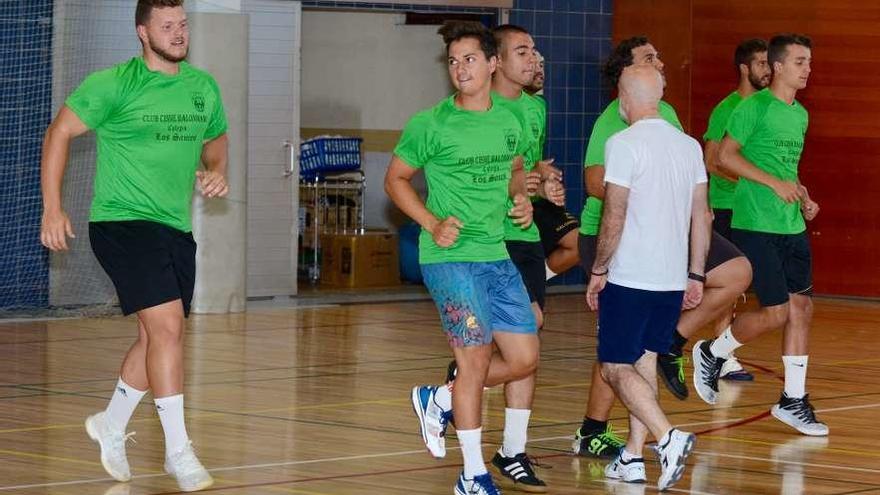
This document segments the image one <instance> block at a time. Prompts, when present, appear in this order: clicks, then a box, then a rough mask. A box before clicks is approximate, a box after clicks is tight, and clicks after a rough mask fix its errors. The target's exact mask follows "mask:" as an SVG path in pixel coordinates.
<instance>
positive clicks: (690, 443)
mask: <svg viewBox="0 0 880 495" xmlns="http://www.w3.org/2000/svg"><path fill="white" fill-rule="evenodd" d="M695 441H696V436H695V435H694V434H693V433H691V434H689V435H688V439H687V443H685V445H684V449H682V451H681V456H680V457H679V458H678V464H677V465H676V466H675V471H673V472H672V475H671V476H669V480H668V481H666V482H665V483H664V482H663V475H662V474H661V475H660V479H659V480H658V481H657V489H658V490H660V491H661V492H662V491H664V490H667V489H669V488H672V485H674V484H676V483H677V482H678V481H679V480H681V477H682V476H684V468H685V464H686V463H687V458H688V456H689V455H690V454H691V451H692V450H694V442H695Z"/></svg>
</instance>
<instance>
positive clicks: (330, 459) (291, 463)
mask: <svg viewBox="0 0 880 495" xmlns="http://www.w3.org/2000/svg"><path fill="white" fill-rule="evenodd" d="M875 406H880V403H877V404H875ZM819 412H821V411H819ZM745 419H748V418H733V419H719V420H711V421H698V422H694V423H685V424H680V425H677V426H680V427H689V426H701V425H710V424H723V423H735V422H738V421H743V420H745ZM570 439H571V435H561V436H552V437H543V438H534V439H531V440H530V442H532V443H539V442H549V441H554V440H570ZM487 444H489V442H487ZM460 449H461V447H458V446H455V447H449V448H447V451H449V450H460ZM424 452H425V449H423V448H422V449H417V450H405V451H397V452H384V453H379V454H360V455H354V456H341V457H325V458H319V459H304V460H296V461H280V462H270V463H262V464H245V465H238V466H224V467H219V468H211V469H208V471H209V472H211V473H221V472H227V471H241V470H248V469H265V468H274V467H286V466H302V465H309V464H322V463H330V462H341V461H357V460H364V459H376V458H383V457H397V456H405V455H413V454H419V453H424ZM4 453H8V454H11V455H22V456H25V457H36V458H47V457H48V456H43V455H42V454H32V453H25V452H21V453H16V452H15V451H4ZM53 460H59V461H65V460H71V461H75V462H77V463H87V464H89V465H92V466H94V465H98V464H99V463H92V462H88V461H82V460H80V459H75V460H74V459H65V458H60V457H55V458H53ZM765 460H769V459H765ZM445 467H449V466H445ZM877 472H880V470H878V471H877ZM376 474H382V473H376ZM159 476H166V474H164V473H154V474H140V475H134V476H132V479H133V480H134V479H149V478H156V477H159ZM106 481H115V480H113V478H91V479H82V480H71V481H56V482H51V483H36V484H30V485H14V486H0V491H10V490H24V489H31V488H49V487H55V486H71V485H82V484H91V483H103V482H106ZM292 482H297V481H296V480H294V481H288V482H287V483H292Z"/></svg>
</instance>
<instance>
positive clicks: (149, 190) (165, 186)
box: [65, 57, 226, 232]
mask: <svg viewBox="0 0 880 495" xmlns="http://www.w3.org/2000/svg"><path fill="white" fill-rule="evenodd" d="M65 104H66V105H67V107H68V108H70V109H71V110H72V111H73V113H75V114H76V115H77V117H79V118H80V120H82V121H83V123H85V124H86V126H88V128H89V129H92V130H94V131H95V134H96V136H97V148H98V159H97V162H98V163H97V171H96V173H95V195H94V199H93V200H92V208H91V213H90V215H89V220H90V221H92V222H103V221H119V220H150V221H154V222H158V223H162V224H165V225H168V226H170V227H173V228H175V229H178V230H180V231H182V232H189V231H191V230H192V225H191V214H190V205H191V203H192V193H193V185H194V183H195V173H196V168H197V167H198V165H199V160H200V158H201V154H202V145H203V143H204V142H205V141H208V140H211V139H214V138H216V137H219V136H221V135H223V134H224V133H225V132H226V115H225V114H224V111H223V102H222V101H221V99H220V89H219V88H218V87H217V83H216V82H215V81H214V79H213V78H212V77H211V76H210V75H209V74H208V73H207V72H204V71H201V70H199V69H196V68H195V67H193V66H191V65H189V64H187V63H186V62H182V63H181V64H180V71H179V72H178V73H177V74H176V75H173V76H171V75H167V74H164V73H161V72H153V71H151V70H150V69H149V68H148V67H147V65H146V64H145V63H144V60H143V58H141V57H135V58H132V59H131V60H129V61H128V62H125V63H122V64H119V65H116V66H114V67H111V68H108V69H104V70H101V71H98V72H95V73H93V74H91V75H89V76H88V77H87V78H86V79H85V80H84V81H83V82H82V84H80V86H79V87H78V88H77V89H76V90H75V91H74V92H73V94H71V95H70V97H68V98H67V101H66V102H65Z"/></svg>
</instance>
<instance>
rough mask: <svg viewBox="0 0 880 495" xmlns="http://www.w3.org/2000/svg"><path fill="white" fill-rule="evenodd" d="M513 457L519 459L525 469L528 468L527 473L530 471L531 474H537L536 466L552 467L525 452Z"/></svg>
mask: <svg viewBox="0 0 880 495" xmlns="http://www.w3.org/2000/svg"><path fill="white" fill-rule="evenodd" d="M513 458H514V459H516V460H517V461H519V463H520V464H521V465H522V467H523V469H525V470H526V473H528V474H529V476H534V475H535V469H534V468H536V467H538V468H542V469H543V468H549V467H550V466H548V465H547V464H541V463H540V462H538V461H536V460H535V458H534V457H532V456H530V455H528V454H526V453H525V452H523V453H521V454H517V455H515V456H513ZM533 466H534V467H533Z"/></svg>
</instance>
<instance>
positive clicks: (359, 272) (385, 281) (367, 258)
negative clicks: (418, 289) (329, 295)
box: [321, 230, 400, 287]
mask: <svg viewBox="0 0 880 495" xmlns="http://www.w3.org/2000/svg"><path fill="white" fill-rule="evenodd" d="M398 284H400V267H399V266H398V262H397V235H396V234H392V233H391V232H388V231H385V230H381V231H366V232H364V233H362V234H323V235H322V236H321V285H324V286H329V287H384V286H389V285H398Z"/></svg>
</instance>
